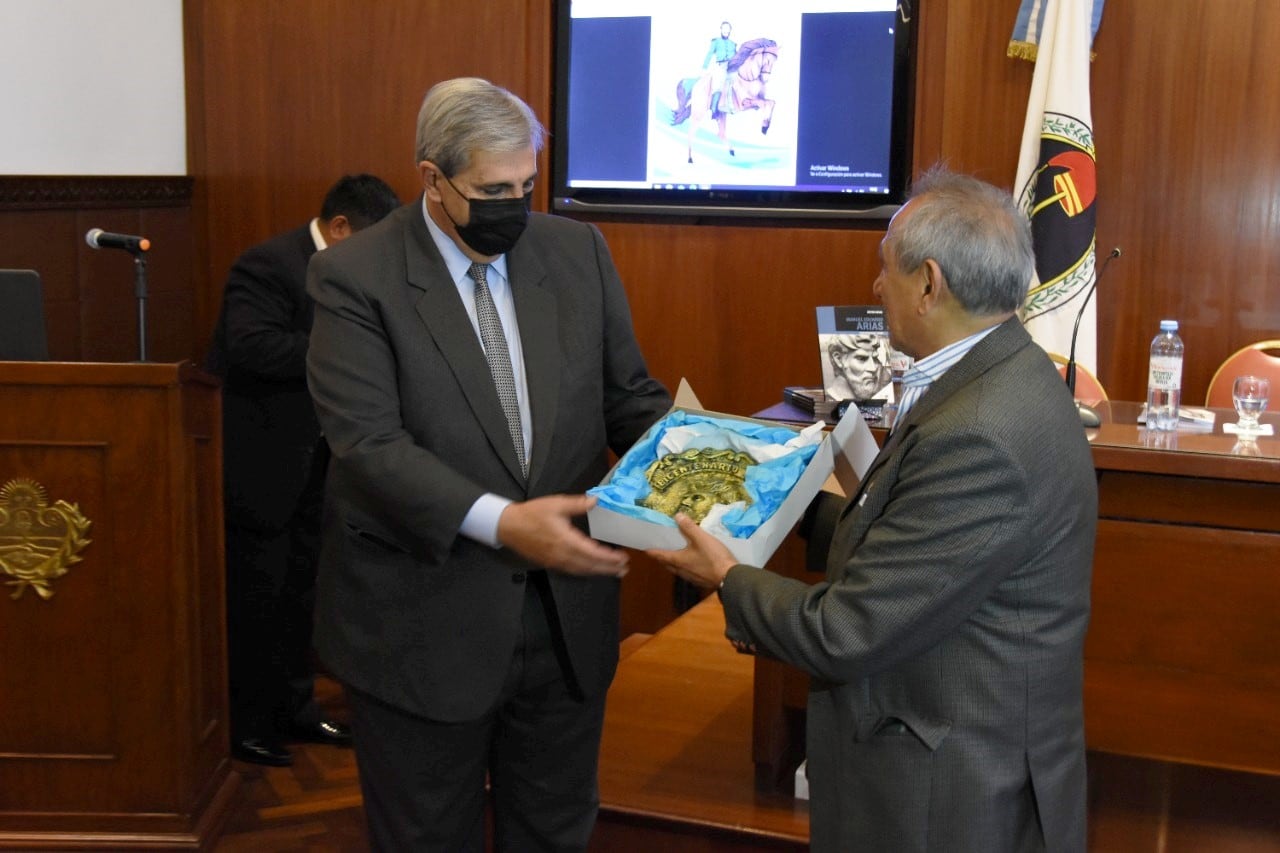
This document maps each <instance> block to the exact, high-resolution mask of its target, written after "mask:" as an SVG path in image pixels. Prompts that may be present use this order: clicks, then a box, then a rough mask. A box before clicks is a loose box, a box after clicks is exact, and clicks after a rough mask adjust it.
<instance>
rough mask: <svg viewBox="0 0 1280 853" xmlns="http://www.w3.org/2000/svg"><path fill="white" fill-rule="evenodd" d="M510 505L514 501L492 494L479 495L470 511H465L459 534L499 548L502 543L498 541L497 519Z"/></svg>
mask: <svg viewBox="0 0 1280 853" xmlns="http://www.w3.org/2000/svg"><path fill="white" fill-rule="evenodd" d="M512 503H514V501H511V500H508V499H507V498H504V497H499V496H498V495H495V494H492V493H487V494H483V495H481V496H480V497H479V499H477V500H476V502H475V503H473V504H472V505H471V509H469V510H467V515H466V518H464V519H462V527H461V528H460V529H459V532H460V533H462V535H463V536H465V537H467V538H468V539H474V540H475V541H477V542H480V543H482V544H484V545H488V546H489V547H490V548H501V547H502V543H501V542H499V541H498V519H499V518H501V517H502V511H503V510H504V509H506V508H507V507H508V506H510V505H511V504H512Z"/></svg>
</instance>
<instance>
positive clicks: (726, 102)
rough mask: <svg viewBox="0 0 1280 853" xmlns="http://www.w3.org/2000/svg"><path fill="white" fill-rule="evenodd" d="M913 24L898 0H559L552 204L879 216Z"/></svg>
mask: <svg viewBox="0 0 1280 853" xmlns="http://www.w3.org/2000/svg"><path fill="white" fill-rule="evenodd" d="M911 24H912V15H911V12H910V10H909V8H908V4H907V3H905V2H894V0H797V1H796V2H785V3H784V2H779V0H735V2H732V3H727V2H706V1H705V0H562V2H561V3H560V9H559V15H558V29H557V32H556V38H557V49H556V57H557V75H556V89H555V92H554V94H553V99H554V101H555V114H556V124H555V128H554V132H553V135H552V140H551V144H552V148H553V152H554V161H555V169H554V175H553V182H554V188H553V198H554V201H553V204H554V206H555V207H557V208H558V209H566V210H574V209H577V210H583V211H588V210H591V209H593V208H598V209H601V210H605V211H612V212H623V213H625V212H628V211H630V210H635V211H636V212H648V211H652V210H655V209H656V210H660V211H669V212H672V213H677V214H690V213H694V214H697V213H704V212H705V213H708V214H712V215H714V214H722V215H740V214H752V213H755V214H759V215H802V216H803V215H809V216H819V217H821V216H828V215H835V216H839V215H858V214H859V213H866V212H868V211H871V212H876V213H878V214H880V215H888V213H891V212H892V208H893V207H894V206H896V205H897V204H900V203H901V201H902V193H903V190H904V186H905V179H906V176H907V174H908V173H909V168H910V164H909V153H910V109H909V108H910V101H911V94H912V93H911V82H912V77H913V74H912V73H911V68H912V65H913V58H912V55H911V48H912V37H911Z"/></svg>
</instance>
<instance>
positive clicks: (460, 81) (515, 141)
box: [414, 77, 546, 176]
mask: <svg viewBox="0 0 1280 853" xmlns="http://www.w3.org/2000/svg"><path fill="white" fill-rule="evenodd" d="M545 135H546V130H544V129H543V127H542V124H541V122H539V121H538V117H537V116H536V115H534V114H533V110H532V109H530V108H529V105H528V104H526V103H525V102H524V101H522V100H520V99H519V98H518V97H516V96H515V95H513V94H512V93H511V92H508V91H507V90H506V89H503V88H502V87H501V86H495V85H494V84H492V83H490V82H489V81H488V80H481V79H480V78H479V77H458V78H456V79H453V80H445V81H443V82H441V83H437V84H435V85H434V86H432V87H431V89H430V91H428V92H427V96H426V97H425V98H423V100H422V108H421V109H419V110H418V135H417V141H416V144H415V146H414V155H415V156H416V157H417V161H416V162H418V163H421V162H422V161H423V160H430V161H431V162H432V163H435V164H436V165H437V166H439V167H440V169H441V171H443V172H444V173H445V175H446V176H452V175H456V174H458V172H461V171H462V170H464V169H466V168H467V166H468V165H470V163H471V154H472V153H473V152H475V151H489V152H496V153H502V154H506V153H510V152H513V151H523V150H524V149H525V148H528V147H530V146H532V147H533V150H534V152H535V153H536V152H538V151H541V150H542V141H543V138H544V136H545Z"/></svg>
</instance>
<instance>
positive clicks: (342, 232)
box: [324, 213, 356, 246]
mask: <svg viewBox="0 0 1280 853" xmlns="http://www.w3.org/2000/svg"><path fill="white" fill-rule="evenodd" d="M324 230H325V234H324V241H325V242H326V243H328V244H329V245H330V246H332V245H333V244H334V243H341V242H342V241H343V240H345V239H347V238H348V237H350V236H351V235H352V234H354V233H356V232H355V229H354V228H352V227H351V222H350V221H349V220H348V219H347V217H345V216H343V215H342V214H341V213H339V214H338V215H337V216H335V217H333V218H332V219H330V220H329V221H328V222H327V223H326V224H325V229H324Z"/></svg>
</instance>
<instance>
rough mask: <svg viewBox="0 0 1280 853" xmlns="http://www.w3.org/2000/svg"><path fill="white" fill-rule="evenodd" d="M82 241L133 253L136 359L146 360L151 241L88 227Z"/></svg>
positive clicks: (93, 245) (102, 247)
mask: <svg viewBox="0 0 1280 853" xmlns="http://www.w3.org/2000/svg"><path fill="white" fill-rule="evenodd" d="M84 241H85V242H86V243H88V244H89V245H90V246H92V247H93V248H95V249H123V250H124V251H126V252H128V253H129V254H131V255H133V273H134V275H133V295H134V296H135V297H136V298H137V300H138V361H146V360H147V252H149V251H150V250H151V241H150V240H148V239H147V238H146V237H135V236H134V235H133V234H112V233H111V232H110V231H103V230H102V229H101V228H90V229H89V230H88V231H86V232H85V235H84Z"/></svg>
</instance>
